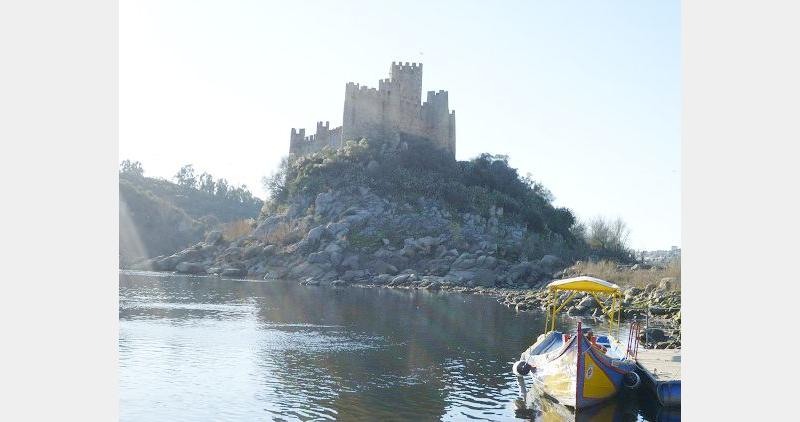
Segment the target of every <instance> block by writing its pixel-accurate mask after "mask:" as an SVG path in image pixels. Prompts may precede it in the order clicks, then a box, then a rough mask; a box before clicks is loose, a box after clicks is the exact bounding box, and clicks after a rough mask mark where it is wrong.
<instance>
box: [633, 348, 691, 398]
mask: <svg viewBox="0 0 800 422" xmlns="http://www.w3.org/2000/svg"><path fill="white" fill-rule="evenodd" d="M636 364H637V366H638V367H639V373H640V376H641V378H642V383H643V384H644V385H646V386H647V387H648V388H650V389H651V390H652V391H653V393H655V395H656V397H658V401H659V402H661V404H662V405H664V406H680V404H681V350H680V349H642V348H640V349H639V350H638V352H637V356H636Z"/></svg>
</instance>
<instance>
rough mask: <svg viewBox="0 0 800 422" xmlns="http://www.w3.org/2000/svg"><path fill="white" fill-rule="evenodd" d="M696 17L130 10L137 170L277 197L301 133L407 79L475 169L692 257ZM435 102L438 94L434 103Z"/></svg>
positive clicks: (170, 4)
mask: <svg viewBox="0 0 800 422" xmlns="http://www.w3.org/2000/svg"><path fill="white" fill-rule="evenodd" d="M680 42H681V39H680V2H679V1H678V0H649V1H646V0H630V1H603V2H587V1H564V0H561V1H520V2H511V1H505V2H485V1H481V2H478V1H475V2H468V1H419V2H418V1H404V2H392V3H384V2H375V1H344V0H339V1H327V2H323V1H295V2H277V1H276V2H272V1H264V0H261V1H255V0H253V1H233V0H227V1H222V0H220V1H197V0H194V1H177V0H171V1H164V0H158V1H151V0H123V1H121V2H120V59H119V63H120V145H119V151H120V159H126V158H129V159H134V160H139V161H141V162H142V164H143V166H144V169H145V174H146V175H148V176H157V177H165V178H170V177H171V176H172V175H174V174H175V173H176V172H177V170H178V169H179V168H180V166H181V165H183V164H186V163H193V164H194V165H195V168H197V169H198V170H206V171H208V172H210V173H211V174H213V175H214V176H215V177H224V178H226V179H228V181H229V182H231V183H233V184H237V185H238V184H246V185H247V186H248V187H250V188H251V190H252V191H253V192H254V193H255V194H256V195H257V196H261V197H264V196H265V193H264V190H263V188H262V186H261V183H260V179H261V177H262V176H264V175H267V174H269V173H271V172H272V171H273V170H274V169H275V167H276V166H277V163H278V162H279V160H280V158H281V157H282V156H284V155H286V154H287V153H288V150H289V132H290V129H291V128H292V127H305V128H306V129H307V130H308V131H310V132H312V133H313V131H314V128H315V122H316V121H317V120H330V122H331V125H332V126H338V125H340V124H341V120H342V105H343V103H344V89H345V83H346V82H349V81H352V82H358V83H361V84H367V85H370V86H374V87H377V84H378V79H381V78H385V77H388V72H389V65H390V64H391V62H392V61H403V62H405V61H408V62H422V63H424V75H423V91H427V90H439V89H445V90H448V91H449V93H450V94H449V98H450V107H451V109H454V110H456V133H457V140H456V141H457V158H458V159H460V160H465V159H469V158H472V157H474V156H476V155H478V154H480V153H482V152H489V153H493V154H508V155H509V156H510V163H511V165H512V166H514V167H516V168H518V169H519V171H520V174H523V175H524V174H526V173H528V172H530V173H531V174H532V175H533V177H534V179H536V180H539V181H541V182H542V183H543V184H544V185H545V186H547V187H548V188H549V189H550V190H551V191H552V192H553V193H554V195H555V197H556V204H557V205H559V206H566V207H569V208H570V209H572V210H573V211H574V212H575V213H576V215H577V216H578V217H579V218H583V219H586V218H589V217H592V216H595V215H604V216H607V217H617V216H620V217H622V218H623V219H624V220H625V221H626V222H627V223H628V224H629V226H630V228H631V231H632V232H631V245H632V246H633V247H635V248H637V249H665V248H669V247H670V246H671V245H680V239H681V238H680V236H681V233H680V231H681V220H680V217H681V215H680V211H681V204H680V199H681V198H680V175H681V161H680V113H681V50H680ZM423 96H424V94H423Z"/></svg>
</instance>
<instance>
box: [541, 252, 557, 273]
mask: <svg viewBox="0 0 800 422" xmlns="http://www.w3.org/2000/svg"><path fill="white" fill-rule="evenodd" d="M559 265H561V259H560V258H559V257H557V256H555V255H545V256H543V257H542V259H540V260H539V268H541V270H542V271H544V272H546V273H548V274H553V273H554V272H555V271H556V270H557V269H558V267H559Z"/></svg>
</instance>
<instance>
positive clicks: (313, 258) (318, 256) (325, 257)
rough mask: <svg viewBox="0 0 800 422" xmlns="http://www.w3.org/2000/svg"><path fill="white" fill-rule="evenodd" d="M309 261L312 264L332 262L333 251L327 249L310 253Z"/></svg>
mask: <svg viewBox="0 0 800 422" xmlns="http://www.w3.org/2000/svg"><path fill="white" fill-rule="evenodd" d="M307 261H308V262H310V263H312V264H326V263H328V262H331V253H330V252H326V251H322V252H314V253H312V254H310V255H308V259H307Z"/></svg>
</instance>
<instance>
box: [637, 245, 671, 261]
mask: <svg viewBox="0 0 800 422" xmlns="http://www.w3.org/2000/svg"><path fill="white" fill-rule="evenodd" d="M637 257H639V259H641V260H642V262H644V263H646V264H652V265H666V264H669V263H670V262H674V261H680V259H681V248H679V247H677V246H673V247H671V248H670V250H668V251H664V250H657V251H639V252H638V253H637Z"/></svg>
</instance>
